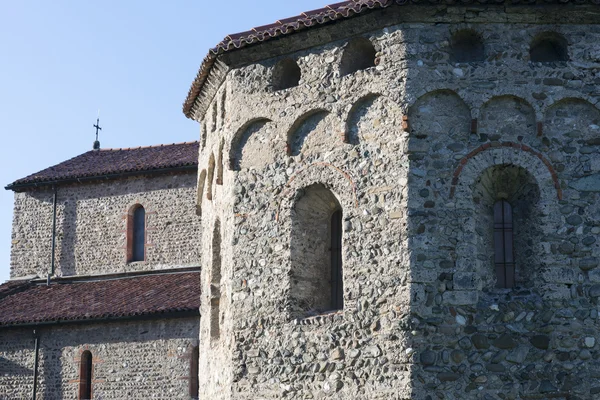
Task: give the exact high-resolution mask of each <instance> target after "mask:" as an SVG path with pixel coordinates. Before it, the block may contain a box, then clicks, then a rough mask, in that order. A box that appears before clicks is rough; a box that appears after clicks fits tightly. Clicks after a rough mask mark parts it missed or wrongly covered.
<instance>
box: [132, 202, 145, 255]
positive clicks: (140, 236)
mask: <svg viewBox="0 0 600 400" xmlns="http://www.w3.org/2000/svg"><path fill="white" fill-rule="evenodd" d="M132 244H133V248H132V259H131V261H144V259H145V254H144V253H145V245H146V210H144V207H142V206H139V207H138V208H136V209H135V211H134V212H133V243H132Z"/></svg>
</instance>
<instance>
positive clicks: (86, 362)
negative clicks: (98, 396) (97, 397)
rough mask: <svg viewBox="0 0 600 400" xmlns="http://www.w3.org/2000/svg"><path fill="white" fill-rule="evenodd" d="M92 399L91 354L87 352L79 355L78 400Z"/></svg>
mask: <svg viewBox="0 0 600 400" xmlns="http://www.w3.org/2000/svg"><path fill="white" fill-rule="evenodd" d="M91 398H92V353H91V352H89V351H88V350H86V351H84V352H83V353H81V361H80V364H79V400H89V399H91Z"/></svg>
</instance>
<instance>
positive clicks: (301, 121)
mask: <svg viewBox="0 0 600 400" xmlns="http://www.w3.org/2000/svg"><path fill="white" fill-rule="evenodd" d="M328 114H329V111H327V110H323V109H316V110H311V111H309V112H307V113H305V114H303V115H302V116H300V117H299V118H298V119H297V120H296V121H295V122H294V124H293V125H292V127H291V128H290V130H289V132H288V135H287V153H288V155H291V156H297V155H299V154H300V152H301V151H302V150H303V148H304V147H305V146H307V145H312V146H310V147H314V148H315V151H318V149H319V148H320V147H321V146H327V145H328V143H327V142H328V141H329V140H332V137H323V136H322V135H319V137H315V138H314V139H315V140H313V141H312V143H309V140H308V138H309V136H314V135H313V132H314V133H317V131H318V127H319V125H320V124H321V122H322V121H323V120H324V119H325V117H327V115H328ZM321 133H322V132H321ZM326 133H328V132H326Z"/></svg>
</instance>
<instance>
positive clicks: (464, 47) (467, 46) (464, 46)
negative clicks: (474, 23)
mask: <svg viewBox="0 0 600 400" xmlns="http://www.w3.org/2000/svg"><path fill="white" fill-rule="evenodd" d="M451 46H452V54H451V60H452V61H453V62H475V61H483V60H484V59H485V50H484V47H483V41H482V40H481V37H480V36H479V34H478V33H477V32H475V31H472V30H463V31H459V32H457V33H455V34H454V36H452V44H451Z"/></svg>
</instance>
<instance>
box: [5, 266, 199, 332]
mask: <svg viewBox="0 0 600 400" xmlns="http://www.w3.org/2000/svg"><path fill="white" fill-rule="evenodd" d="M199 308H200V273H199V272H180V273H165V274H157V275H146V276H137V277H128V278H118V279H114V278H113V279H112V280H96V281H85V282H76V281H71V282H69V283H61V282H53V283H52V284H51V285H50V286H47V285H46V284H35V283H31V282H28V281H10V282H7V283H5V284H3V285H0V327H3V326H15V325H32V324H38V323H52V322H72V321H84V320H90V319H99V318H126V317H142V316H149V315H153V314H164V313H171V312H185V311H188V312H195V311H198V310H199Z"/></svg>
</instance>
